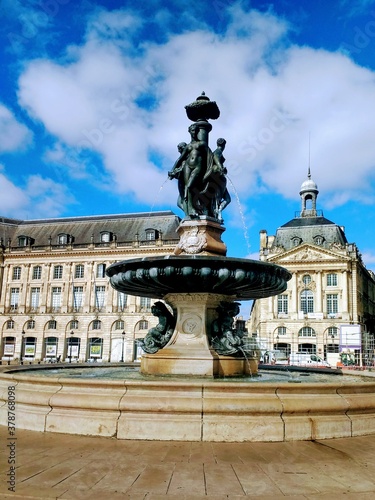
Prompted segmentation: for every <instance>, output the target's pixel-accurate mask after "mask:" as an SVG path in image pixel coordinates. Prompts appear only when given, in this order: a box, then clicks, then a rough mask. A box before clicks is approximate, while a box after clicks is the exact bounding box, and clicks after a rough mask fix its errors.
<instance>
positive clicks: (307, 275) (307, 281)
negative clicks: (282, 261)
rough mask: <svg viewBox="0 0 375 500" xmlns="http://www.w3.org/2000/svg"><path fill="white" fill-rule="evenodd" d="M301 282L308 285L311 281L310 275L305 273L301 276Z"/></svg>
mask: <svg viewBox="0 0 375 500" xmlns="http://www.w3.org/2000/svg"><path fill="white" fill-rule="evenodd" d="M302 283H303V284H304V285H309V284H310V283H311V276H310V275H309V274H305V275H304V276H303V277H302Z"/></svg>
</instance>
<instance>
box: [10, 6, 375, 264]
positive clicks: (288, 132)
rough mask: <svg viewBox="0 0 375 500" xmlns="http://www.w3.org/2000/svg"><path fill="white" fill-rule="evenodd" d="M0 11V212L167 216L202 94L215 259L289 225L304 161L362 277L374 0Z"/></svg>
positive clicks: (369, 237)
mask: <svg viewBox="0 0 375 500" xmlns="http://www.w3.org/2000/svg"><path fill="white" fill-rule="evenodd" d="M142 4H144V5H142ZM327 4H328V5H327ZM0 12H1V18H2V23H1V27H0V36H1V40H0V53H1V87H0V88H1V90H0V129H1V130H0V190H1V209H0V215H2V216H7V217H16V218H18V217H20V218H27V219H31V218H41V217H56V216H57V217H58V216H61V217H64V216H71V215H92V214H105V213H123V212H134V211H143V212H149V211H150V210H166V209H171V210H173V211H175V212H176V213H178V214H179V215H183V214H182V213H181V212H180V211H179V209H178V208H177V207H176V198H177V185H176V182H175V181H169V180H168V179H167V172H168V170H170V169H171V168H172V166H173V163H174V161H175V160H176V158H177V147H176V146H177V144H178V143H179V142H181V141H186V142H188V140H189V135H188V132H187V128H188V126H189V124H190V123H191V122H189V120H188V119H187V117H186V114H185V110H184V106H185V105H186V104H188V103H190V102H192V101H193V100H194V99H195V98H196V97H197V96H198V95H199V94H200V93H201V92H202V91H203V90H204V91H205V92H206V94H207V95H208V96H209V97H210V98H211V99H212V100H215V101H216V102H217V103H218V105H219V107H220V110H221V116H220V118H219V119H218V120H216V121H213V122H212V124H213V131H212V132H211V139H210V140H211V145H214V144H215V142H216V139H217V138H218V137H224V138H226V140H227V148H226V151H225V156H226V159H227V161H226V166H227V168H228V176H229V178H230V181H231V182H230V185H229V188H230V191H231V194H232V203H231V205H230V206H229V207H228V208H227V209H226V211H225V212H224V219H225V226H226V228H227V230H226V232H225V233H224V240H225V242H226V243H227V245H228V254H229V255H230V256H236V257H237V256H238V257H244V256H250V257H253V258H256V256H257V255H258V249H259V231H260V230H261V229H266V230H267V231H268V233H269V234H274V233H275V231H276V229H277V227H278V226H280V225H282V224H284V223H285V222H287V221H288V220H290V219H291V218H293V217H294V213H295V212H296V211H298V210H299V209H300V199H299V188H300V186H301V184H302V182H303V181H304V180H305V179H306V176H307V168H308V165H309V162H310V165H311V172H312V177H313V179H314V180H315V182H316V183H317V184H318V187H319V190H320V194H319V197H318V208H319V209H322V210H323V211H324V215H325V216H326V217H327V218H328V219H330V220H332V221H334V222H336V223H337V224H340V225H342V226H345V228H346V235H347V238H348V240H349V241H350V242H355V243H356V244H357V245H358V247H359V249H360V251H361V252H362V254H363V258H364V261H365V264H366V265H367V267H368V268H370V269H374V268H375V243H374V227H375V210H374V203H375V190H374V188H375V168H374V167H375V55H374V54H375V1H372V0H337V1H331V2H326V1H323V0H315V1H314V2H311V1H310V0H300V1H298V2H297V1H289V0H279V1H277V2H275V3H268V2H264V1H251V2H250V1H242V2H241V1H232V0H220V1H219V0H212V1H210V2H191V1H187V0H173V1H157V0H148V1H147V2H139V1H138V0H137V1H123V2H121V1H108V0H107V1H104V0H103V1H96V2H92V1H82V2H79V1H73V0H2V1H0ZM309 137H310V139H309ZM309 141H310V148H309ZM309 149H310V159H309Z"/></svg>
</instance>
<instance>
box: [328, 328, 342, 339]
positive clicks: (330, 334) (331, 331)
mask: <svg viewBox="0 0 375 500" xmlns="http://www.w3.org/2000/svg"><path fill="white" fill-rule="evenodd" d="M327 335H328V337H331V339H332V338H335V337H336V338H337V337H338V336H339V329H338V328H337V326H330V327H329V328H328V330H327Z"/></svg>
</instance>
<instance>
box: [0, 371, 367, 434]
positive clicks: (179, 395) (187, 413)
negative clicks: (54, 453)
mask: <svg viewBox="0 0 375 500" xmlns="http://www.w3.org/2000/svg"><path fill="white" fill-rule="evenodd" d="M30 368H33V367H25V368H23V370H22V372H21V371H20V370H19V368H18V371H17V372H14V370H13V372H12V370H11V369H9V368H8V367H7V368H6V369H5V370H4V371H3V372H2V373H0V401H1V403H2V406H1V408H0V423H1V424H2V425H7V422H8V420H7V419H8V404H7V398H8V393H9V391H11V393H12V394H14V395H15V399H16V410H15V411H16V428H20V429H29V430H34V431H41V432H43V431H47V432H59V433H67V434H80V435H94V436H107V437H109V436H111V437H114V438H117V439H129V440H132V439H146V440H169V441H225V442H230V441H232V442H234V441H238V442H241V441H290V440H313V439H326V438H327V439H328V438H339V437H350V436H361V435H366V434H372V433H375V418H374V417H375V381H372V380H373V379H371V381H367V382H365V381H362V380H361V381H357V382H353V378H351V377H349V376H345V375H344V376H342V377H341V376H340V377H338V376H335V375H334V376H332V382H329V383H327V382H324V383H301V384H290V383H288V382H280V381H277V382H272V383H270V382H266V383H251V382H228V381H221V380H220V381H218V380H216V381H215V380H212V379H211V380H210V379H207V380H199V381H198V380H187V379H186V378H180V379H179V378H176V377H175V378H173V379H168V378H163V377H159V378H158V379H157V380H155V379H152V380H147V377H143V379H142V380H134V379H130V378H129V379H127V378H126V377H125V379H124V380H108V379H99V378H95V379H94V380H92V379H87V378H77V379H71V378H66V377H64V376H58V375H55V376H53V377H50V376H49V377H47V376H31V375H29V374H28V371H29V370H30ZM61 368H66V366H65V367H64V366H63V365H62V366H61ZM77 368H79V370H85V366H79V367H77ZM86 368H88V369H92V367H86ZM98 369H99V370H100V369H101V368H99V367H98ZM53 370H56V368H55V367H54V368H53Z"/></svg>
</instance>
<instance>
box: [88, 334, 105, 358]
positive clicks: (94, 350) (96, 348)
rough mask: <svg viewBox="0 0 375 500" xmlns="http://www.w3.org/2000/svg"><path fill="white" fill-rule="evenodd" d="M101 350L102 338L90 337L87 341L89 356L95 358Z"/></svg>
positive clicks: (100, 353)
mask: <svg viewBox="0 0 375 500" xmlns="http://www.w3.org/2000/svg"><path fill="white" fill-rule="evenodd" d="M102 351H103V339H101V338H98V337H93V338H91V339H90V343H89V356H90V358H95V359H99V358H101V357H102Z"/></svg>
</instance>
